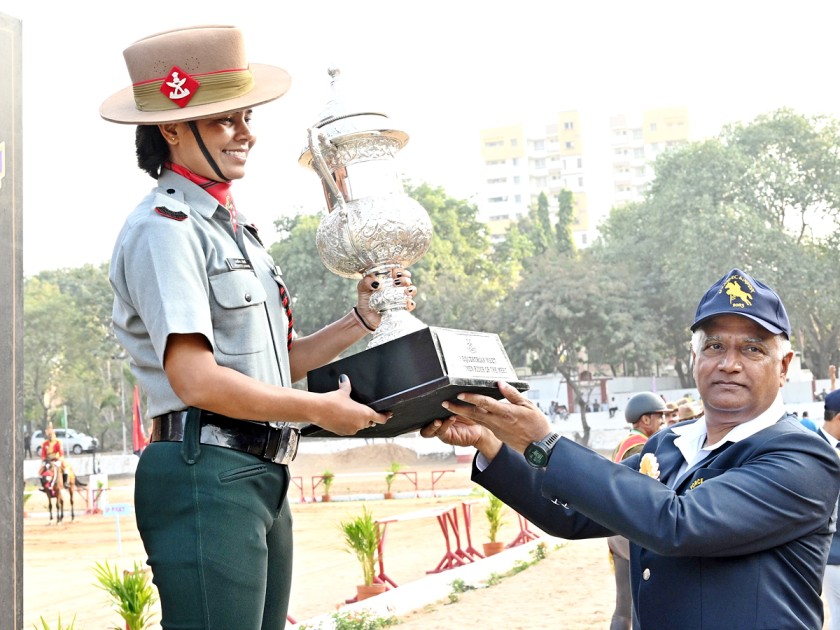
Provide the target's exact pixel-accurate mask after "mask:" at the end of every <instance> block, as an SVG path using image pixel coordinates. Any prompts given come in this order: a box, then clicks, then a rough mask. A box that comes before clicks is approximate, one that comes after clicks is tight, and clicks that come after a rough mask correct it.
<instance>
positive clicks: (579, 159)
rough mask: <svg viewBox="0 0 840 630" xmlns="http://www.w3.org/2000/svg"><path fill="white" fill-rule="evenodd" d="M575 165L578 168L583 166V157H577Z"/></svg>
mask: <svg viewBox="0 0 840 630" xmlns="http://www.w3.org/2000/svg"><path fill="white" fill-rule="evenodd" d="M577 167H578V168H583V158H578V159H577Z"/></svg>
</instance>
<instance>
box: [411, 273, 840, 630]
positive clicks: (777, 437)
mask: <svg viewBox="0 0 840 630" xmlns="http://www.w3.org/2000/svg"><path fill="white" fill-rule="evenodd" d="M691 330H692V332H693V335H692V338H691V357H692V365H693V370H694V379H695V381H696V383H697V389H698V391H699V392H700V396H701V397H702V399H703V404H704V410H705V413H704V415H703V416H702V417H700V418H698V419H695V420H693V421H687V422H684V423H681V424H679V425H676V426H674V427H672V428H666V429H663V430H661V431H659V432H658V433H656V434H654V435H653V436H652V437H651V438H650V439H649V440H648V441H647V442H646V443H645V446H644V448H643V449H642V451H641V453H639V454H637V455H634V456H632V457H629V458H627V459H625V460H624V461H622V462H621V463H614V462H611V461H609V460H608V459H606V458H604V457H602V456H601V455H599V454H597V453H595V452H594V451H592V450H590V449H588V448H585V447H583V446H581V445H579V444H576V443H575V442H573V441H571V440H568V439H566V438H563V437H560V436H558V435H557V434H556V433H553V432H552V430H551V425H550V423H549V422H548V419H547V418H546V417H545V416H544V415H543V414H542V413H540V412H539V410H538V409H537V408H536V407H535V406H534V404H533V403H532V402H531V401H529V400H528V399H527V398H525V397H524V396H522V395H521V394H520V393H519V392H518V391H517V390H516V389H515V388H513V387H511V386H509V385H507V384H506V383H499V389H500V390H501V392H502V394H503V395H504V397H505V399H506V400H502V401H497V400H495V399H493V398H490V397H487V396H481V395H478V394H460V395H459V396H458V398H459V400H458V401H453V402H447V403H444V407H445V408H446V409H447V410H448V412H450V413H453V414H455V415H453V416H452V417H449V418H447V419H445V420H435V421H434V422H433V423H431V424H429V425H428V426H426V427H424V428H423V430H422V434H423V435H424V436H426V437H431V436H437V437H439V438H440V439H441V440H443V441H444V442H446V443H448V444H454V445H459V446H474V447H475V448H476V449H477V450H478V454H477V456H476V459H475V461H474V463H473V480H474V481H476V482H477V483H479V484H481V485H482V486H484V487H485V488H487V489H488V490H489V491H490V492H492V493H493V494H494V495H495V496H497V497H499V498H501V499H502V500H503V501H504V502H505V503H507V504H508V505H509V506H511V507H512V508H513V509H515V510H516V511H517V512H519V513H520V514H522V515H523V516H524V517H525V518H527V519H528V520H530V521H531V522H533V523H534V524H536V525H537V526H538V527H540V528H541V529H542V530H543V531H545V532H547V533H549V534H553V535H555V536H561V537H563V538H573V539H576V538H594V537H599V536H610V535H614V534H619V535H622V536H625V537H626V538H628V539H629V540H630V541H631V546H630V569H631V584H632V594H633V615H634V620H633V626H634V628H637V629H643V630H651V629H653V630H659V629H661V628H680V630H742V629H746V628H788V629H789V628H802V629H807V630H818V629H819V628H822V620H823V603H822V600H821V598H820V592H821V588H822V579H823V573H824V571H825V563H826V559H827V557H828V550H829V546H830V543H831V537H832V534H833V533H834V531H835V506H836V504H837V498H838V493H840V458H838V456H837V454H836V453H835V452H834V448H832V447H831V446H830V445H829V444H828V443H827V442H826V441H825V440H821V439H819V437H818V436H817V434H816V433H814V432H813V431H809V430H808V429H806V428H805V427H803V426H802V425H801V424H800V423H799V421H798V420H797V419H796V418H795V417H794V416H792V415H790V414H788V413H787V412H786V411H785V407H784V404H783V402H782V398H781V388H782V386H783V385H784V383H785V380H786V377H787V369H788V365H789V364H790V360H791V357H792V356H793V354H792V352H791V350H790V330H791V327H790V322H789V320H788V316H787V313H786V312H785V308H784V306H783V305H782V302H781V300H780V299H779V297H778V295H776V293H775V292H774V291H773V290H772V289H770V288H769V287H768V286H766V285H764V284H762V283H761V282H759V281H757V280H755V279H753V278H752V277H750V276H749V275H748V274H746V273H745V272H743V271H741V270H739V269H733V270H732V271H730V272H729V273H727V274H726V275H724V276H723V277H722V278H721V279H720V280H719V281H718V282H716V283H715V284H714V285H713V286H712V287H711V288H710V289H709V290H708V291H707V292H706V294H705V295H704V296H703V298H702V299H701V300H700V304H699V305H698V307H697V312H696V314H695V317H694V322H693V323H692V325H691ZM640 473H642V474H640ZM524 608H527V606H524Z"/></svg>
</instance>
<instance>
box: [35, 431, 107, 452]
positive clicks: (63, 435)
mask: <svg viewBox="0 0 840 630" xmlns="http://www.w3.org/2000/svg"><path fill="white" fill-rule="evenodd" d="M54 431H55V437H57V438H58V440H59V441H60V442H61V449H62V450H63V451H64V453H65V454H70V453H73V454H74V455H81V454H82V453H84V452H86V451H92V450H94V449H95V448H96V447H97V446H98V445H99V441H98V440H97V439H96V438H95V437H91V436H89V435H87V434H85V433H80V432H78V431H76V430H75V429H54ZM46 439H47V436H46V435H44V432H43V431H35V433H33V434H32V450H33V451H34V452H35V455H36V456H37V457H41V445H42V444H43V443H44V440H46Z"/></svg>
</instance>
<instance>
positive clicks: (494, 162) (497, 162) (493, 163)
mask: <svg viewBox="0 0 840 630" xmlns="http://www.w3.org/2000/svg"><path fill="white" fill-rule="evenodd" d="M504 163H505V161H504V160H487V161H486V162H485V164H486V165H487V166H498V165H500V164H504Z"/></svg>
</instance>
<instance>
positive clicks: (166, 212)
mask: <svg viewBox="0 0 840 630" xmlns="http://www.w3.org/2000/svg"><path fill="white" fill-rule="evenodd" d="M155 212H157V213H158V214H159V215H160V216H162V217H166V218H167V219H174V220H175V221H183V220H184V219H186V218H187V214H186V213H185V212H180V211H176V210H170V209H169V208H167V207H166V206H158V207H157V208H155Z"/></svg>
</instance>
